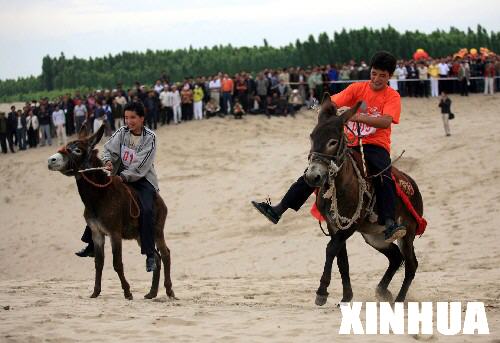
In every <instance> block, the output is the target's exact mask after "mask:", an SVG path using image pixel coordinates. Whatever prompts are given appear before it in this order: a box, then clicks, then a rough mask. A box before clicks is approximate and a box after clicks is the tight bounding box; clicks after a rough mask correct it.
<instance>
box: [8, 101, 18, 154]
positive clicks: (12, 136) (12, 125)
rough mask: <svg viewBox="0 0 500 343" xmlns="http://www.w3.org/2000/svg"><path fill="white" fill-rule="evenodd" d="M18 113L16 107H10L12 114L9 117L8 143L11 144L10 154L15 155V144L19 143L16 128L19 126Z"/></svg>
mask: <svg viewBox="0 0 500 343" xmlns="http://www.w3.org/2000/svg"><path fill="white" fill-rule="evenodd" d="M16 118H17V113H16V106H11V107H10V112H9V114H8V115H7V142H9V149H10V152H12V153H15V152H16V151H15V150H14V142H16V143H17V140H16V126H17V121H16Z"/></svg>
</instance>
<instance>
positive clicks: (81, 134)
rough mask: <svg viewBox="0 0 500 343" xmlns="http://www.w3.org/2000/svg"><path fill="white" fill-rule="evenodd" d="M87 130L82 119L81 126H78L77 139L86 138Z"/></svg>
mask: <svg viewBox="0 0 500 343" xmlns="http://www.w3.org/2000/svg"><path fill="white" fill-rule="evenodd" d="M87 135H88V130H87V121H84V122H83V124H82V127H80V131H78V139H84V138H87Z"/></svg>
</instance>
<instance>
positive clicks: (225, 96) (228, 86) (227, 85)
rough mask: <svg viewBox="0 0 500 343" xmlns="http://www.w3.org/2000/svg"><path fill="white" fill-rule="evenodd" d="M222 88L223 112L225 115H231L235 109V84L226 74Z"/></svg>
mask: <svg viewBox="0 0 500 343" xmlns="http://www.w3.org/2000/svg"><path fill="white" fill-rule="evenodd" d="M221 86H222V111H223V112H224V114H229V113H231V109H232V107H233V94H234V82H233V80H232V79H230V78H229V76H228V75H227V74H224V78H223V79H222V82H221Z"/></svg>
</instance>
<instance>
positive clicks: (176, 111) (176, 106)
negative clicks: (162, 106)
mask: <svg viewBox="0 0 500 343" xmlns="http://www.w3.org/2000/svg"><path fill="white" fill-rule="evenodd" d="M172 110H173V121H174V124H179V123H180V122H181V118H182V110H181V95H180V93H179V91H178V90H177V86H175V85H173V86H172Z"/></svg>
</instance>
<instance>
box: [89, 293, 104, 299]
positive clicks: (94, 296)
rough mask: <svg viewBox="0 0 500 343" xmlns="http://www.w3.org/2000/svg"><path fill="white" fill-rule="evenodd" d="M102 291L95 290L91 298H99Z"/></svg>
mask: <svg viewBox="0 0 500 343" xmlns="http://www.w3.org/2000/svg"><path fill="white" fill-rule="evenodd" d="M99 294H101V292H94V293H92V294H91V295H90V297H91V298H97V297H98V296H99Z"/></svg>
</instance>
